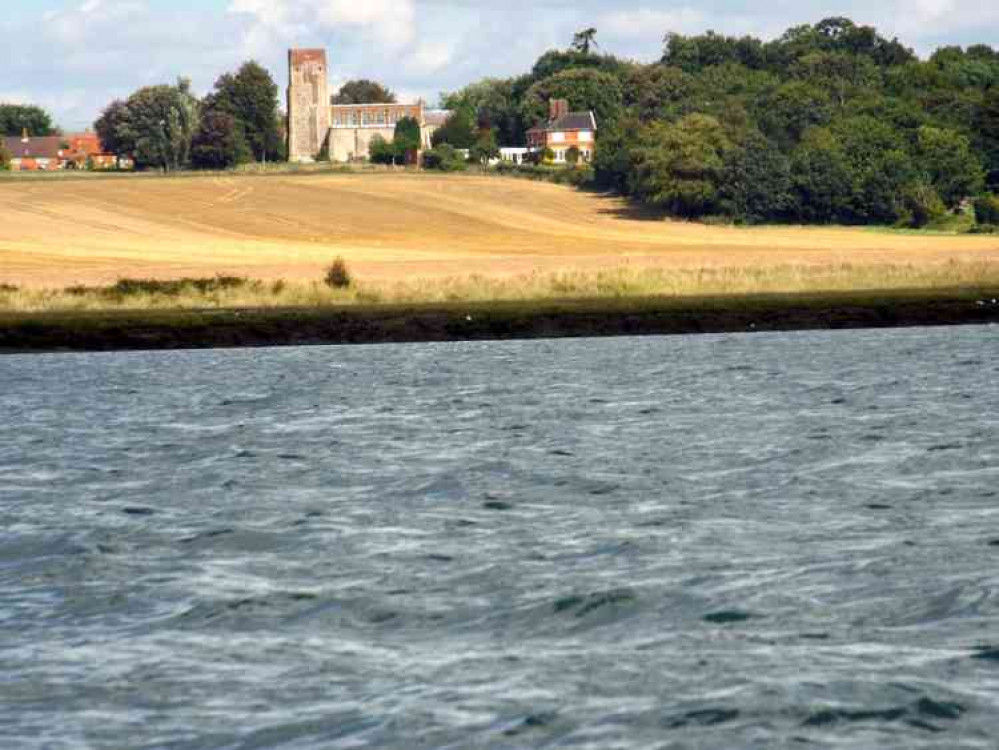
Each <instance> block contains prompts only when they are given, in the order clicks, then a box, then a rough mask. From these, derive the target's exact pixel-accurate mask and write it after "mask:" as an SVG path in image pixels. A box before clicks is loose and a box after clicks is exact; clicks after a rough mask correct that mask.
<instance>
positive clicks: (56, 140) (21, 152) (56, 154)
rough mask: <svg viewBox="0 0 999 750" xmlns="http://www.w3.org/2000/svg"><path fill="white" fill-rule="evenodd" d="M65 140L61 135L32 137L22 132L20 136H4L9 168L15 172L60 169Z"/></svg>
mask: <svg viewBox="0 0 999 750" xmlns="http://www.w3.org/2000/svg"><path fill="white" fill-rule="evenodd" d="M65 142H66V139H65V138H63V137H62V136H61V135H49V136H42V137H39V138H32V137H30V136H29V135H28V134H27V133H24V135H22V136H21V137H20V138H4V146H6V147H7V153H9V154H10V168H11V169H12V170H14V171H15V172H37V171H46V170H56V169H62V161H63V153H64V150H63V145H64V144H65Z"/></svg>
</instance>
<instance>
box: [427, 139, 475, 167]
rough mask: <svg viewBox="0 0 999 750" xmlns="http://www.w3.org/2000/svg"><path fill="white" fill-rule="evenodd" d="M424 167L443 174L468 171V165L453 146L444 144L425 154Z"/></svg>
mask: <svg viewBox="0 0 999 750" xmlns="http://www.w3.org/2000/svg"><path fill="white" fill-rule="evenodd" d="M423 167H424V168H425V169H436V170H439V171H441V172H461V171H463V170H464V169H466V163H465V160H464V159H463V158H462V156H461V154H459V153H458V151H457V150H456V149H455V148H454V147H453V146H451V145H450V144H447V143H442V144H440V145H439V146H435V147H434V148H432V149H430V150H429V151H427V152H426V153H424V154H423Z"/></svg>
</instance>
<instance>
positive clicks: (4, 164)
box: [0, 138, 11, 172]
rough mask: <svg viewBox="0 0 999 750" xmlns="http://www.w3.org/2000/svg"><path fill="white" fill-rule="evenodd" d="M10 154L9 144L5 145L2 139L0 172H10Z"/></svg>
mask: <svg viewBox="0 0 999 750" xmlns="http://www.w3.org/2000/svg"><path fill="white" fill-rule="evenodd" d="M10 159H11V157H10V152H9V151H8V150H7V144H6V143H4V141H3V139H2V138H0V172H8V171H10Z"/></svg>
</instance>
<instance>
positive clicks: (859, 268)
mask: <svg viewBox="0 0 999 750" xmlns="http://www.w3.org/2000/svg"><path fill="white" fill-rule="evenodd" d="M954 288H967V289H990V290H993V291H994V290H996V289H999V264H997V263H994V262H959V261H949V262H947V263H942V264H937V265H912V264H881V265H854V264H850V263H843V264H837V265H826V266H810V265H802V264H787V265H780V266H770V267H746V268H731V267H727V268H699V269H657V268H633V267H629V266H620V267H617V268H612V269H606V270H598V271H583V270H567V271H556V272H544V273H542V272H536V273H531V274H522V275H516V276H506V277H493V276H480V275H471V276H454V277H445V278H413V279H409V280H406V281H395V282H386V281H377V280H363V279H354V282H353V283H352V284H351V285H350V286H349V287H330V286H328V285H327V284H326V283H324V281H323V280H321V279H319V280H316V281H315V282H290V281H288V282H286V281H280V280H279V281H269V282H268V281H258V280H250V279H240V278H233V277H216V278H210V279H179V280H174V281H165V282H164V281H155V280H141V279H138V280H136V279H122V280H121V281H119V282H118V283H116V284H114V285H111V286H108V287H71V288H68V289H22V288H17V287H12V286H0V311H17V312H31V311H39V312H40V311H60V310H62V311H73V310H143V309H198V308H253V307H329V306H341V305H356V304H391V303H425V302H486V301H500V300H509V301H528V300H552V299H570V298H572V299H585V298H593V299H601V298H627V297H655V296H661V297H674V298H682V297H694V296H699V295H711V296H725V295H733V296H737V295H750V294H777V293H821V292H850V291H875V290H885V291H888V290H897V289H912V290H920V289H925V290H932V289H954Z"/></svg>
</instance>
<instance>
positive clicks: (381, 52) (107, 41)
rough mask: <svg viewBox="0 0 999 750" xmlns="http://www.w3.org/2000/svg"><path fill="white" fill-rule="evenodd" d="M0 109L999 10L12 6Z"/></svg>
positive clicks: (972, 38)
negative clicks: (310, 66) (239, 71)
mask: <svg viewBox="0 0 999 750" xmlns="http://www.w3.org/2000/svg"><path fill="white" fill-rule="evenodd" d="M3 10H4V13H3V16H2V19H0V38H2V39H3V40H4V42H3V47H2V49H3V51H2V53H0V54H2V56H3V57H2V59H0V100H3V101H30V102H35V103H38V104H41V105H42V106H44V107H46V108H47V109H49V110H50V111H51V112H52V113H53V114H54V115H55V117H56V119H57V120H58V121H59V123H60V124H61V125H63V127H65V128H68V129H78V128H81V127H84V126H86V125H87V124H89V123H90V122H91V121H92V120H93V119H94V117H95V116H96V115H97V113H98V112H99V111H100V109H101V108H102V107H103V106H104V105H105V104H107V103H108V102H109V101H110V100H112V99H114V98H115V97H122V96H127V95H128V94H129V93H130V92H131V91H133V90H135V89H136V88H138V87H140V86H143V85H147V84H153V83H163V82H172V81H174V80H175V79H176V78H177V77H178V76H187V77H189V78H191V79H192V80H193V82H194V87H195V89H196V90H197V91H198V92H204V91H206V90H208V89H209V88H210V87H211V84H212V82H213V81H214V80H215V78H216V77H217V76H218V75H219V74H221V73H223V72H225V71H227V70H231V69H234V68H235V67H237V66H238V65H239V63H240V62H242V61H243V60H246V59H249V58H253V59H257V60H259V61H260V62H261V63H263V64H264V65H266V66H267V67H268V68H270V70H271V72H272V73H273V74H274V76H275V78H276V79H277V80H278V81H279V82H280V83H281V85H282V86H284V81H285V78H286V76H287V72H286V54H287V49H288V47H292V46H300V47H310V46H322V47H326V48H327V49H328V51H329V55H330V64H331V85H333V86H336V84H337V83H339V82H342V81H343V80H347V79H349V78H353V77H361V76H363V77H368V78H375V79H377V80H380V81H383V82H384V83H386V84H388V85H389V86H390V87H391V88H393V89H394V90H395V91H396V92H397V93H398V94H399V95H400V96H401V97H403V98H407V99H409V98H416V97H423V98H425V99H427V100H429V101H433V100H435V99H436V98H437V94H438V93H439V92H440V91H447V90H452V89H455V88H458V87H460V86H462V85H464V84H465V83H469V82H471V81H474V80H478V79H480V78H483V77H485V76H490V75H492V76H505V75H511V74H514V73H519V72H523V71H525V70H527V69H528V68H529V67H530V65H531V63H532V62H533V61H534V60H535V59H536V58H537V56H538V55H539V54H541V53H542V52H544V51H545V50H546V49H550V48H552V47H564V46H566V44H567V43H568V42H569V40H570V39H571V38H572V34H573V32H574V31H576V30H578V29H580V28H584V27H586V26H590V25H592V26H595V27H596V28H597V29H598V30H599V35H598V37H597V38H598V41H599V42H600V43H601V45H602V46H603V48H604V49H605V50H607V51H609V52H613V53H615V54H618V55H621V56H623V57H631V58H635V59H641V60H653V59H655V58H656V57H657V56H658V54H659V51H660V49H661V40H662V38H663V36H664V34H665V33H666V32H667V31H679V32H682V33H698V32H702V31H705V30H707V29H714V30H716V31H719V32H723V33H730V34H744V33H750V34H754V35H757V36H761V37H765V38H771V37H774V36H777V35H779V34H780V33H781V32H782V31H783V30H784V29H786V28H787V27H789V26H793V25H796V24H800V23H813V22H815V21H818V20H820V19H822V18H825V17H828V16H834V15H845V16H849V17H851V18H853V19H854V20H856V21H858V22H863V23H870V24H874V25H875V26H877V27H878V28H879V29H880V30H881V31H882V32H883V33H885V34H886V35H888V36H896V35H897V36H899V37H900V38H901V40H902V41H903V42H905V43H906V44H908V45H909V46H912V47H915V48H916V50H917V51H918V52H920V53H921V54H926V53H927V52H929V51H931V50H932V49H933V48H934V47H936V46H939V45H941V44H971V43H975V42H983V43H986V44H992V45H993V46H999V3H994V2H983V1H982V0H876V1H873V2H872V0H863V1H861V0H843V1H842V2H819V1H817V0H798V1H797V2H792V1H790V0H771V1H769V2H768V1H767V0H762V1H761V2H757V3H755V4H749V3H744V2H736V1H734V0H530V1H522V0H506V1H505V2H504V1H503V0H488V1H487V0H4V2H3Z"/></svg>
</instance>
